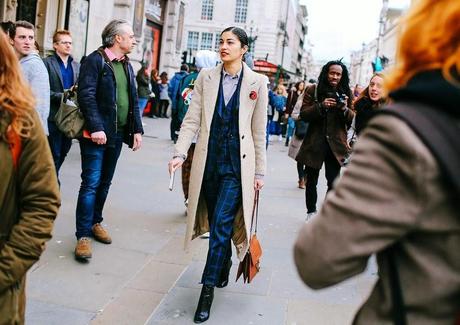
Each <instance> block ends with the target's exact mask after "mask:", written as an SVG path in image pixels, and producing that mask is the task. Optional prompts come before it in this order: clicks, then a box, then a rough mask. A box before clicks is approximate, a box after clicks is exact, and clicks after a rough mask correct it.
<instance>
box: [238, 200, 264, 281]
mask: <svg viewBox="0 0 460 325" xmlns="http://www.w3.org/2000/svg"><path fill="white" fill-rule="evenodd" d="M258 216H259V191H256V193H255V196H254V207H253V208H252V218H251V228H250V232H249V235H250V237H251V238H250V240H249V249H248V251H247V253H246V255H245V256H244V259H243V260H242V261H241V262H240V265H239V266H238V272H237V274H236V281H238V279H239V278H240V277H241V275H243V280H244V283H246V282H247V283H251V281H252V279H254V277H255V276H256V274H257V273H258V272H259V270H260V257H261V256H262V246H260V243H259V240H258V239H257V219H258ZM254 217H255V219H256V220H255V221H256V222H255V227H254V233H252V227H253V224H254Z"/></svg>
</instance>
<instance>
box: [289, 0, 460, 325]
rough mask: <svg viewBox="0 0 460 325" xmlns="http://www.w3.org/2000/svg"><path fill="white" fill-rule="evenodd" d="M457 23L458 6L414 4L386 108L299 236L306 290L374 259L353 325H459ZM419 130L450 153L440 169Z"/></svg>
mask: <svg viewBox="0 0 460 325" xmlns="http://www.w3.org/2000/svg"><path fill="white" fill-rule="evenodd" d="M459 22H460V1H452V0H437V1H432V0H419V1H414V2H413V8H412V9H411V10H410V11H409V14H408V16H407V17H406V18H405V19H403V20H402V25H401V26H400V28H401V31H402V34H401V36H400V38H399V41H398V52H397V55H396V60H395V61H396V62H397V65H396V67H395V70H394V71H393V72H392V73H391V74H390V75H389V76H387V77H386V79H387V80H386V87H387V88H388V91H389V97H390V98H391V100H392V101H393V102H394V104H393V106H391V107H389V108H388V109H387V110H386V112H384V110H382V112H381V113H380V114H378V115H377V116H376V117H374V118H372V120H370V121H369V124H368V127H367V128H365V129H364V130H363V131H362V133H361V135H360V139H359V141H358V142H357V143H356V145H355V148H354V154H353V159H352V161H351V163H350V164H349V167H348V169H347V171H346V172H345V173H344V174H343V176H342V177H341V179H340V180H339V181H338V183H337V186H336V187H335V189H334V191H333V192H331V194H330V195H328V196H327V198H326V201H325V202H324V204H323V207H322V209H321V212H320V215H319V216H318V218H316V219H315V220H313V221H312V222H311V223H308V224H306V225H304V227H303V228H302V229H301V231H300V232H299V236H298V238H297V242H296V245H295V251H294V253H295V254H294V256H295V262H296V265H297V269H298V271H299V274H300V276H301V278H302V279H303V281H304V282H305V283H306V284H308V285H309V286H311V287H313V288H315V289H320V288H324V287H328V286H332V285H335V284H337V283H339V282H341V281H344V280H346V279H348V278H351V277H354V276H356V275H357V274H359V273H361V272H363V271H364V270H366V267H367V263H368V260H369V258H370V257H371V256H372V255H373V254H376V255H377V263H378V273H379V274H378V275H379V276H378V280H377V282H376V283H375V285H374V288H373V290H372V292H371V293H370V295H369V298H368V299H367V301H366V302H365V303H364V304H363V306H362V307H361V309H360V310H359V311H358V312H357V314H356V316H355V319H354V321H353V324H358V325H359V324H409V325H410V324H414V325H415V324H417V325H418V324H437V325H448V324H449V325H450V324H459V321H460V250H459V247H460V218H459V197H460V189H459V188H458V187H456V186H454V185H453V184H455V183H457V182H458V181H459V179H458V173H457V174H456V175H457V178H455V177H453V178H454V179H456V181H457V182H455V181H454V182H453V183H451V182H452V181H453V179H452V178H450V177H448V174H447V172H446V170H447V169H448V168H445V166H446V164H447V165H448V164H449V163H453V165H455V164H456V163H455V159H460V148H458V135H459V134H460V105H459V103H460V37H459V35H460V24H459ZM398 110H399V111H400V113H398ZM403 110H406V112H408V111H410V112H411V115H412V117H415V118H414V120H413V121H409V120H408V119H403V118H401V115H402V114H403V112H402V111H403ZM427 111H428V112H430V114H429V115H430V116H431V117H434V116H438V118H439V116H442V118H443V123H442V124H438V123H426V122H427V121H429V122H433V121H435V120H434V119H426V117H427V116H428V114H426V112H427ZM417 112H418V113H417ZM424 114H426V115H424ZM435 119H436V118H435ZM420 121H422V122H424V123H420ZM436 121H437V122H439V121H440V120H436ZM416 124H418V125H417V126H418V128H416V127H414V125H416ZM423 127H429V128H430V129H431V130H429V131H430V133H431V134H432V135H434V136H438V137H439V138H438V139H440V140H444V141H445V143H446V144H448V145H450V146H449V148H450V149H452V151H451V152H450V153H451V154H449V155H448V156H447V157H444V158H445V159H446V160H444V159H440V157H439V156H438V155H434V154H433V152H434V150H433V146H428V145H427V144H428V142H427V140H426V138H424V140H422V137H420V136H419V134H420V133H419V132H418V131H416V130H417V129H422V128H423ZM447 128H448V129H449V130H450V129H451V128H452V129H456V130H457V137H456V138H450V137H449V138H447V136H444V135H445V133H444V132H443V131H444V130H445V129H447ZM452 133H453V132H452ZM440 135H441V136H442V137H440ZM440 143H441V141H439V142H438V145H439V144H440ZM455 145H456V147H455ZM430 148H431V149H430ZM443 148H446V146H443ZM441 156H442V155H441ZM448 159H451V160H448ZM441 162H443V163H441ZM452 167H453V168H452V169H455V168H457V169H458V168H459V166H458V165H457V166H452Z"/></svg>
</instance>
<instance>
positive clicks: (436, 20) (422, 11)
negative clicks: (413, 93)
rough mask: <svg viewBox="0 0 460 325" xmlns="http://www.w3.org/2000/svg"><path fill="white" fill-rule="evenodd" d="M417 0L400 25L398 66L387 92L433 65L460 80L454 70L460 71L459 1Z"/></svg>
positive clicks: (393, 72) (389, 81) (388, 79)
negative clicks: (455, 75) (454, 74)
mask: <svg viewBox="0 0 460 325" xmlns="http://www.w3.org/2000/svg"><path fill="white" fill-rule="evenodd" d="M414 2H415V3H414V5H413V7H412V9H411V10H410V12H409V13H408V15H407V16H406V18H405V19H404V20H403V21H402V23H401V26H400V28H402V29H401V35H400V38H399V42H398V50H397V54H396V67H395V69H394V70H393V71H392V73H391V74H390V75H389V76H388V77H387V78H386V84H385V86H386V88H387V91H388V92H391V91H393V90H395V89H397V88H400V87H402V86H404V85H406V83H407V82H408V81H409V79H411V78H412V77H413V76H414V75H416V74H417V73H419V72H421V71H426V70H433V69H440V70H442V73H443V75H444V78H445V79H447V80H450V81H451V82H453V83H459V81H458V80H456V79H455V77H454V76H453V72H454V71H455V70H456V71H460V23H459V22H460V1H458V0H456V1H452V0H436V1H432V0H414Z"/></svg>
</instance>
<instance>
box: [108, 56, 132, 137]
mask: <svg viewBox="0 0 460 325" xmlns="http://www.w3.org/2000/svg"><path fill="white" fill-rule="evenodd" d="M112 65H113V70H114V72H115V80H116V82H117V121H118V130H117V131H123V129H124V127H125V125H126V122H127V120H128V110H129V92H128V78H127V77H126V73H125V70H124V68H123V63H121V62H112Z"/></svg>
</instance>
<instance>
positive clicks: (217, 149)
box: [169, 27, 268, 323]
mask: <svg viewBox="0 0 460 325" xmlns="http://www.w3.org/2000/svg"><path fill="white" fill-rule="evenodd" d="M248 45H249V39H248V36H247V34H246V32H245V31H244V30H243V29H241V28H238V27H229V28H227V29H225V30H224V31H223V32H222V33H221V35H220V43H219V53H220V58H221V60H222V62H223V63H222V64H219V65H218V66H216V67H215V68H212V69H206V70H202V71H201V72H200V73H199V75H198V78H197V80H196V82H195V84H194V88H193V98H192V101H191V104H190V106H189V109H188V111H187V114H186V115H185V119H184V121H183V123H182V126H181V129H180V133H179V139H178V140H177V144H176V153H175V155H174V157H173V159H172V160H171V161H170V162H169V171H170V173H173V172H174V171H175V170H176V169H177V168H180V167H181V166H182V164H183V162H184V160H185V159H186V158H187V150H188V149H189V147H190V144H191V143H192V140H193V138H194V137H195V135H196V133H197V132H198V130H199V132H200V133H199V136H198V140H197V143H196V146H195V153H194V157H193V164H192V171H191V176H190V190H189V203H188V209H187V215H188V218H187V219H188V220H187V232H186V242H187V243H188V242H189V241H190V240H192V239H194V238H197V237H199V236H201V235H202V234H204V233H206V232H208V231H209V250H208V256H207V259H206V266H205V268H204V271H203V275H202V278H201V283H202V284H203V288H202V290H201V294H200V299H199V301H198V306H197V309H196V312H195V317H194V322H195V323H202V322H204V321H206V320H207V319H208V318H209V315H210V310H211V304H212V301H213V298H214V287H218V288H223V287H225V286H227V284H228V282H229V279H228V276H229V272H230V268H231V266H232V260H231V255H232V247H231V240H232V239H233V243H234V244H235V247H236V252H237V255H238V259H239V260H240V261H241V260H242V259H243V258H244V256H245V254H246V252H247V250H248V246H249V236H250V232H251V230H250V229H251V217H252V208H253V205H254V198H255V191H258V190H260V189H261V188H262V187H263V185H264V175H265V160H266V150H265V127H266V121H267V120H266V119H267V102H268V94H267V82H268V80H267V78H266V77H265V76H263V75H259V74H257V73H255V72H253V71H252V70H251V69H250V68H249V67H248V66H247V65H246V63H244V62H243V61H242V59H243V55H244V53H246V52H247V51H248Z"/></svg>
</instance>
